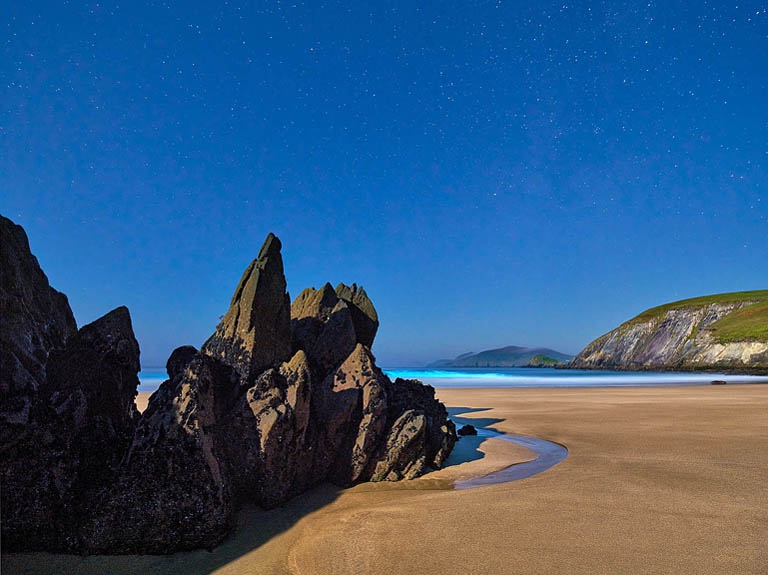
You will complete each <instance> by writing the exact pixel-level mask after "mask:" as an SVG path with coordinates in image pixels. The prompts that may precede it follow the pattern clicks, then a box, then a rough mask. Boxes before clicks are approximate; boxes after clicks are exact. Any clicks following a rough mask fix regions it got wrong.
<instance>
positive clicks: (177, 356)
mask: <svg viewBox="0 0 768 575" xmlns="http://www.w3.org/2000/svg"><path fill="white" fill-rule="evenodd" d="M196 355H197V350H196V349H195V348H194V347H192V346H191V345H182V346H181V347H177V348H176V349H174V350H173V352H171V356H170V357H169V358H168V361H167V362H166V363H165V371H166V372H167V373H168V378H169V379H175V378H176V376H177V375H179V374H180V373H181V372H182V371H183V370H184V369H185V368H186V367H187V366H188V365H189V362H191V361H192V360H193V359H195V356H196Z"/></svg>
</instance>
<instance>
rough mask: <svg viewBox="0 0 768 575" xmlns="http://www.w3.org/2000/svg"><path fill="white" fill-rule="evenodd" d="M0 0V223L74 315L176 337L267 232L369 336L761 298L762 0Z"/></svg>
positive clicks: (412, 341) (571, 329)
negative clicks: (120, 309) (364, 316)
mask: <svg viewBox="0 0 768 575" xmlns="http://www.w3.org/2000/svg"><path fill="white" fill-rule="evenodd" d="M220 4H221V3H219V2H200V3H198V2H179V3H177V4H175V3H165V2H163V3H143V2H124V3H120V4H116V3H112V2H100V3H88V4H85V3H82V4H81V3H67V2H55V3H54V2H51V3H47V2H34V1H33V2H12V3H7V4H6V5H4V7H3V9H2V11H0V18H1V19H2V33H3V36H4V38H3V47H2V59H1V60H0V75H2V83H1V85H0V90H1V91H2V96H1V98H2V100H1V101H2V106H1V107H0V212H1V213H2V214H3V215H5V216H7V217H9V218H11V219H12V220H14V221H15V222H16V223H19V224H21V225H23V226H24V227H25V229H26V230H27V234H28V235H29V238H30V243H31V246H32V250H33V252H34V253H35V254H36V255H37V257H38V259H39V260H40V263H41V265H42V266H43V269H44V270H45V271H46V273H47V275H48V277H49V279H50V281H51V284H52V285H53V286H54V287H56V288H57V289H59V290H61V291H64V292H65V293H66V294H67V295H68V296H69V299H70V303H71V305H72V308H73V310H74V312H75V316H76V318H77V321H78V325H84V324H85V323H88V322H90V321H93V320H94V319H96V318H97V317H99V316H101V315H103V314H104V313H106V312H107V311H109V310H110V309H112V308H114V307H116V306H118V305H127V306H128V307H129V309H130V310H131V313H132V316H133V321H134V328H135V331H136V334H137V337H138V339H139V342H140V344H141V348H142V363H143V365H144V366H154V365H163V364H164V363H165V360H166V358H167V356H168V354H169V353H170V351H171V350H172V349H173V348H175V347H176V346H178V345H182V344H188V343H190V344H193V345H196V346H199V345H200V344H201V343H202V342H203V341H204V340H205V338H206V337H207V336H208V335H209V334H210V333H212V332H213V330H214V328H215V326H216V323H217V322H218V319H219V316H221V315H222V314H224V312H225V311H226V308H227V305H228V303H229V299H230V297H231V294H232V292H233V290H234V288H235V286H236V284H237V281H238V279H239V278H240V275H241V273H242V271H243V269H244V268H245V267H246V266H247V265H248V263H249V262H250V260H251V259H253V258H254V257H255V256H256V255H257V253H258V249H259V247H260V245H261V243H262V241H263V239H264V237H265V236H266V234H267V233H268V232H270V231H273V232H274V233H276V234H277V235H278V236H279V237H280V238H281V240H282V242H283V257H284V261H285V269H286V275H287V280H288V289H289V291H290V293H291V295H292V296H293V297H295V296H296V295H298V293H299V292H300V291H301V289H303V288H304V287H307V286H315V287H320V286H321V285H322V284H323V283H325V282H326V281H330V282H332V283H333V284H334V285H335V284H336V283H337V282H339V281H344V282H346V283H351V282H353V281H354V282H358V283H361V284H363V285H364V286H365V288H366V290H367V291H368V293H369V294H370V296H371V298H372V299H373V301H374V303H375V305H376V307H377V309H378V311H379V315H380V318H381V320H382V325H381V328H380V331H379V336H378V338H377V342H376V344H375V346H374V352H375V353H376V354H377V356H378V358H379V363H380V364H383V365H387V366H394V365H408V364H411V365H417V364H419V363H424V362H427V361H431V360H434V359H438V358H441V357H452V356H455V355H457V354H459V353H463V352H467V351H480V350H482V349H487V348H490V347H498V346H503V345H512V344H516V345H544V346H549V347H553V348H555V349H558V350H560V351H563V352H569V353H576V352H578V351H579V350H580V349H581V348H582V347H583V346H585V345H586V344H587V343H589V341H590V340H592V339H594V338H595V337H597V336H599V335H601V334H602V333H604V332H606V331H608V330H609V329H612V328H613V327H615V326H616V325H617V324H618V323H620V322H621V321H624V320H626V319H628V318H629V317H631V316H633V315H635V314H637V313H639V312H640V311H642V310H643V309H645V308H647V307H651V306H654V305H657V304H661V303H664V302H667V301H672V300H676V299H681V298H685V297H693V296H698V295H704V294H709V293H717V292H725V291H739V290H747V289H761V288H762V289H765V288H768V249H766V246H767V245H768V242H766V237H768V233H766V232H768V4H767V3H765V2H749V1H748V2H743V3H741V2H738V3H734V2H721V1H718V2H698V1H697V2H678V1H670V2H659V3H656V2H629V3H627V2H611V3H600V2H597V3H591V2H579V3H575V4H570V3H565V2H563V1H562V0H561V1H560V2H557V3H554V2H501V1H496V2H493V1H491V2H484V1H477V2H471V1H463V2H430V3H425V4H422V5H421V6H417V4H420V3H418V2H372V3H365V2H354V3H349V4H340V3H333V2H330V3H329V2H319V1H318V2H307V3H304V2H253V3H245V2H225V3H223V4H221V5H220Z"/></svg>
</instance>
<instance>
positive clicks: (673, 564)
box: [2, 385, 768, 575]
mask: <svg viewBox="0 0 768 575" xmlns="http://www.w3.org/2000/svg"><path fill="white" fill-rule="evenodd" d="M438 395H439V397H440V398H441V399H442V400H443V401H444V402H445V403H446V404H447V405H449V406H452V407H454V408H455V407H466V408H474V409H478V410H479V411H472V412H471V413H467V414H465V415H464V416H463V417H465V418H467V419H476V420H478V423H480V424H491V425H492V426H493V427H494V428H495V429H498V430H500V431H503V432H507V433H517V434H525V435H533V436H537V437H542V438H545V439H548V440H550V441H554V442H557V443H561V444H563V445H565V446H567V447H568V450H569V454H568V457H567V458H566V459H565V460H564V461H562V462H561V463H559V464H557V465H556V466H555V467H553V468H551V469H549V470H547V471H545V472H544V473H541V474H539V475H536V476H533V477H529V478H527V479H523V480H520V481H515V482H512V483H506V484H499V485H491V486H486V487H479V488H474V489H467V490H449V489H446V488H447V487H448V486H449V485H450V484H451V483H452V482H453V481H455V480H457V479H465V478H468V477H472V476H476V475H482V474H485V473H489V472H491V471H495V470H497V469H500V468H502V467H504V466H506V465H508V464H510V463H513V462H515V461H524V460H528V459H530V458H531V457H532V454H531V452H529V451H527V450H526V449H524V448H522V447H519V446H516V445H514V444H511V443H509V442H504V441H501V440H498V439H489V440H487V441H485V442H484V443H482V444H481V445H480V450H481V451H482V452H484V454H483V453H475V454H474V455H475V456H476V457H477V456H479V455H483V457H482V458H481V459H476V460H474V461H470V462H467V463H463V464H461V465H458V466H454V467H451V468H448V469H444V470H442V471H440V472H437V473H433V474H430V475H428V476H425V477H424V478H421V479H418V480H415V481H411V482H404V483H400V484H364V485H360V486H357V487H355V488H352V489H348V490H344V491H339V490H337V489H335V488H333V487H331V486H322V487H320V488H318V489H315V490H313V491H311V492H309V493H307V494H305V495H303V496H301V497H299V498H297V499H295V500H293V501H291V502H289V503H288V504H287V505H286V506H284V507H282V508H280V509H276V510H272V511H268V512H265V511H260V510H258V509H253V508H249V509H246V510H245V511H244V512H243V513H242V515H241V517H240V528H239V529H238V531H237V532H236V533H235V534H234V535H233V537H231V538H230V539H229V540H228V541H227V542H226V543H225V544H224V545H222V546H221V547H219V548H218V549H216V550H215V551H214V552H212V553H208V552H204V551H201V552H195V553H183V554H177V555H173V556H168V557H135V556H133V557H87V558H80V557H72V556H53V555H48V554H39V553H37V554H11V555H7V556H6V555H4V556H3V557H2V572H3V574H6V573H52V572H56V573H101V572H111V573H133V572H154V573H163V572H165V573H176V572H184V573H276V574H282V573H296V574H310V573H317V574H331V573H333V574H341V573H354V574H361V573H370V574H388V573H392V574H394V573H426V574H431V573H435V574H437V573H439V574H441V575H442V574H445V573H483V574H486V573H488V574H491V573H542V574H543V573H547V574H549V573H718V574H721V573H741V574H744V573H767V572H768V552H766V551H765V550H764V547H765V545H764V543H765V541H766V538H768V449H766V445H768V415H767V414H768V385H726V386H701V387H657V388H625V389H549V390H542V389H491V390H450V389H440V390H438ZM452 411H454V412H455V411H456V410H452ZM462 441H465V440H462ZM464 445H465V447H464V448H463V449H467V447H466V446H469V447H470V448H469V451H474V450H473V449H471V447H472V444H471V443H470V442H467V443H465V444H464Z"/></svg>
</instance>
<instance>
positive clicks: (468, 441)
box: [445, 407, 568, 489]
mask: <svg viewBox="0 0 768 575" xmlns="http://www.w3.org/2000/svg"><path fill="white" fill-rule="evenodd" d="M482 411H486V409H482V408H481V409H477V408H468V407H449V408H448V413H449V417H450V418H451V419H452V420H453V422H454V423H455V424H456V428H457V429H458V428H459V427H461V426H462V425H465V424H471V425H473V426H474V427H475V429H476V430H477V435H466V436H464V437H461V438H460V439H459V441H458V443H457V444H456V447H455V448H454V450H453V452H452V453H451V455H450V457H449V458H448V460H447V461H446V462H445V464H446V466H451V465H458V464H460V463H464V462H467V461H474V460H476V459H481V458H482V457H483V454H482V452H481V451H480V450H479V449H478V448H479V446H480V444H481V443H483V442H484V441H485V440H487V439H500V440H502V441H510V442H512V443H516V444H518V445H521V446H523V447H525V448H527V449H530V450H531V451H533V452H534V453H535V454H536V457H535V458H534V459H532V460H531V461H526V462H523V463H513V464H512V465H510V466H508V467H505V468H504V469H500V470H499V471H494V472H493V473H489V474H487V475H483V476H482V477H473V478H471V479H463V480H459V481H456V482H455V483H454V488H455V489H471V488H473V487H482V486H484V485H495V484H497V483H507V482H509V481H517V480H518V479H525V478H526V477H531V476H533V475H537V474H539V473H542V472H544V471H546V470H547V469H549V468H550V467H553V466H555V465H557V464H558V463H560V462H561V461H562V460H563V459H565V458H566V457H568V449H567V448H566V447H565V446H563V445H560V444H559V443H554V442H552V441H547V440H546V439H541V438H540V437H533V436H530V435H515V434H511V433H502V432H500V431H497V430H496V429H494V428H493V427H492V426H493V425H495V424H496V423H499V422H500V421H501V420H500V419H495V418H482V417H480V418H478V417H472V418H469V417H462V416H463V415H466V414H468V413H473V412H475V413H476V412H482Z"/></svg>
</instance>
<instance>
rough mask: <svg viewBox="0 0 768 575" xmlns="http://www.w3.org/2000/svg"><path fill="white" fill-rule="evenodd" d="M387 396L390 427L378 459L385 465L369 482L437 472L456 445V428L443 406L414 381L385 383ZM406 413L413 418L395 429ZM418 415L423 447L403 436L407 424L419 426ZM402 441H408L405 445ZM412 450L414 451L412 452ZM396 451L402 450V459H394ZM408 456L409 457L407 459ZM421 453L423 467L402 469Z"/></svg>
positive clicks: (431, 391) (430, 389)
mask: <svg viewBox="0 0 768 575" xmlns="http://www.w3.org/2000/svg"><path fill="white" fill-rule="evenodd" d="M387 396H388V397H389V406H388V409H387V420H388V421H389V422H391V427H390V429H389V432H388V438H387V447H386V449H385V451H384V453H380V455H379V459H380V460H381V461H383V462H385V463H383V464H382V465H377V469H375V470H374V471H373V472H372V475H371V480H372V481H377V480H382V479H386V480H392V479H401V478H406V479H410V478H413V477H416V476H418V475H421V474H422V473H424V472H426V471H428V470H430V469H440V468H441V467H442V465H443V463H444V462H445V460H446V459H447V458H448V455H450V453H451V450H452V449H453V446H454V445H455V444H456V427H455V426H454V424H453V422H452V421H451V420H450V419H448V412H447V411H446V409H445V406H444V405H443V404H442V403H440V402H439V401H437V399H435V388H434V387H432V386H431V385H424V384H423V383H421V382H420V381H418V380H416V379H401V378H397V379H396V380H395V381H393V382H392V381H390V382H389V386H388V390H387ZM408 411H413V414H411V415H408V417H406V419H405V420H402V421H401V423H400V428H398V426H397V425H395V424H396V423H397V421H400V420H401V418H403V416H405V415H406V414H407V412H408ZM418 415H423V416H424V422H425V426H424V440H423V444H418V443H417V444H414V443H413V440H412V439H409V438H408V435H407V434H404V431H407V429H408V428H407V426H406V423H407V422H409V423H410V426H411V427H412V426H413V425H417V426H420V423H419V420H418V418H417V417H416V416H418ZM398 434H400V435H401V436H402V437H401V440H400V441H399V442H398V441H397V440H396V437H397V435H398ZM405 439H409V441H408V442H405V441H404V440H405ZM393 446H394V447H393ZM414 446H415V447H416V448H418V449H414ZM398 449H400V450H403V451H404V453H405V454H406V455H405V456H397V454H396V452H397V451H398ZM419 449H422V450H423V451H419ZM408 453H410V456H408V455H407V454H408ZM422 453H423V464H422V465H421V466H420V467H417V466H413V465H410V464H409V465H407V466H406V467H404V466H403V465H402V461H403V460H405V461H409V460H410V461H416V460H419V459H421V457H422V455H421V454H422ZM387 462H396V463H397V465H394V466H390V465H389V463H387Z"/></svg>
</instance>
